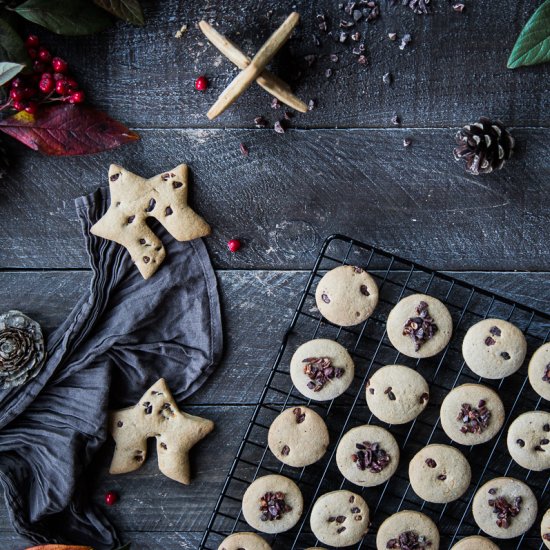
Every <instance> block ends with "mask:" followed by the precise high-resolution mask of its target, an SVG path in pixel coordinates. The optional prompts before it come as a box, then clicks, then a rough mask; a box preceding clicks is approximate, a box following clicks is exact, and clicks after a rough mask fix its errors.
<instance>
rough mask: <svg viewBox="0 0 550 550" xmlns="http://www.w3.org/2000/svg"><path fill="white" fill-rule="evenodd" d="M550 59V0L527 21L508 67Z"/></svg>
mask: <svg viewBox="0 0 550 550" xmlns="http://www.w3.org/2000/svg"><path fill="white" fill-rule="evenodd" d="M546 61H550V0H545V1H544V2H543V4H542V6H540V8H539V9H538V10H537V11H536V12H535V13H534V14H533V15H532V16H531V19H529V21H527V24H526V25H525V27H523V30H522V31H521V34H520V35H519V37H518V39H517V41H516V44H515V45H514V49H513V50H512V53H511V54H510V57H509V59H508V68H509V69H516V68H517V67H521V66H522V65H536V64H538V63H544V62H546Z"/></svg>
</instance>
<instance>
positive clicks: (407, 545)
mask: <svg viewBox="0 0 550 550" xmlns="http://www.w3.org/2000/svg"><path fill="white" fill-rule="evenodd" d="M431 545H432V542H431V541H430V540H428V539H427V538H426V537H425V536H423V535H419V534H418V533H417V532H416V531H404V532H403V533H400V534H399V536H398V537H397V538H395V539H390V540H388V542H387V543H386V548H400V549H401V550H421V549H422V548H429V547H430V546H431Z"/></svg>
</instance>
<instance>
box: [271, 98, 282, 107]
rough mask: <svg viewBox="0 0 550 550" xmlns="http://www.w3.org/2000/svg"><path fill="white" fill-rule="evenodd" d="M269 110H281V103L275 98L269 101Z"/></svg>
mask: <svg viewBox="0 0 550 550" xmlns="http://www.w3.org/2000/svg"><path fill="white" fill-rule="evenodd" d="M271 108H272V109H280V108H281V103H280V101H279V100H278V99H277V98H276V97H274V98H273V99H272V100H271Z"/></svg>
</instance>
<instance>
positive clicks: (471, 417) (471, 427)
mask: <svg viewBox="0 0 550 550" xmlns="http://www.w3.org/2000/svg"><path fill="white" fill-rule="evenodd" d="M479 403H480V404H481V403H483V405H480V406H479V408H477V409H476V408H475V407H472V405H470V404H469V403H462V408H461V409H460V412H459V413H458V415H457V417H456V419H457V420H461V421H462V423H463V426H462V427H461V428H460V431H461V432H462V433H464V434H465V433H477V434H480V433H482V432H483V430H485V429H486V428H487V427H488V426H489V420H490V418H491V412H490V411H489V410H488V409H487V407H486V406H485V401H483V400H482V401H480V402H479Z"/></svg>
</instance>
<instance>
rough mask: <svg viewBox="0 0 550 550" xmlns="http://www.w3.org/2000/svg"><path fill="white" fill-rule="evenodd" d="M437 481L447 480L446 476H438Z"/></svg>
mask: <svg viewBox="0 0 550 550" xmlns="http://www.w3.org/2000/svg"><path fill="white" fill-rule="evenodd" d="M437 479H439V480H440V481H445V480H446V479H447V476H446V475H445V474H439V475H438V476H437Z"/></svg>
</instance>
